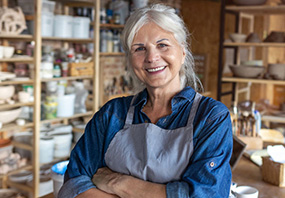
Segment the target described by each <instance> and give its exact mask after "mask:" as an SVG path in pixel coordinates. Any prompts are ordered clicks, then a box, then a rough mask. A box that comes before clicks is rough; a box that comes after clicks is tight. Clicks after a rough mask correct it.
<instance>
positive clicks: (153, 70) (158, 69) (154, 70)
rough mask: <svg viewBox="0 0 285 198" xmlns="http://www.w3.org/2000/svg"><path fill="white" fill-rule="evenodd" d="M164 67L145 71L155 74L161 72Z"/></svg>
mask: <svg viewBox="0 0 285 198" xmlns="http://www.w3.org/2000/svg"><path fill="white" fill-rule="evenodd" d="M163 69H164V67H157V68H153V69H147V71H148V72H156V71H160V70H163Z"/></svg>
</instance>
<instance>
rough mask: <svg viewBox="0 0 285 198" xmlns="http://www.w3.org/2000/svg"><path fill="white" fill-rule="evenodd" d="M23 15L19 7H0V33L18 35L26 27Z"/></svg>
mask: <svg viewBox="0 0 285 198" xmlns="http://www.w3.org/2000/svg"><path fill="white" fill-rule="evenodd" d="M26 28H27V26H26V20H25V16H24V14H23V12H22V9H21V8H20V7H16V8H7V7H2V8H0V33H1V34H13V35H18V34H20V33H21V32H22V31H23V30H24V29H26Z"/></svg>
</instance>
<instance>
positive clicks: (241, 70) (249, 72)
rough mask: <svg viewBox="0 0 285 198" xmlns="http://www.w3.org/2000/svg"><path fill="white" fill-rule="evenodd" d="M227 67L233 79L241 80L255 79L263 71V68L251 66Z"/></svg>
mask: <svg viewBox="0 0 285 198" xmlns="http://www.w3.org/2000/svg"><path fill="white" fill-rule="evenodd" d="M229 67H230V69H231V71H232V72H233V75H234V76H235V77H241V78H257V77H259V76H260V75H261V74H262V73H263V71H264V69H265V67H264V66H252V65H230V66H229Z"/></svg>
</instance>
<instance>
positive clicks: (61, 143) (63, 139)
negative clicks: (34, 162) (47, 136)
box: [52, 133, 72, 158]
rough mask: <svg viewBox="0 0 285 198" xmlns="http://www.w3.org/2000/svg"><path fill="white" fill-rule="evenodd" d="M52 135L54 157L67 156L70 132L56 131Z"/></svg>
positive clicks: (69, 147)
mask: <svg viewBox="0 0 285 198" xmlns="http://www.w3.org/2000/svg"><path fill="white" fill-rule="evenodd" d="M52 137H53V138H54V157H55V158H61V157H68V156H69V155H70V149H71V144H72V134H71V133H57V134H53V135H52Z"/></svg>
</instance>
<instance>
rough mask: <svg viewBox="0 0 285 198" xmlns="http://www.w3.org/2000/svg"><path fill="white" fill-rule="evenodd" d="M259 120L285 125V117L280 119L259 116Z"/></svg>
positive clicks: (279, 117)
mask: <svg viewBox="0 0 285 198" xmlns="http://www.w3.org/2000/svg"><path fill="white" fill-rule="evenodd" d="M261 120H262V121H269V122H278V123H285V117H281V116H271V115H263V116H261Z"/></svg>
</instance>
